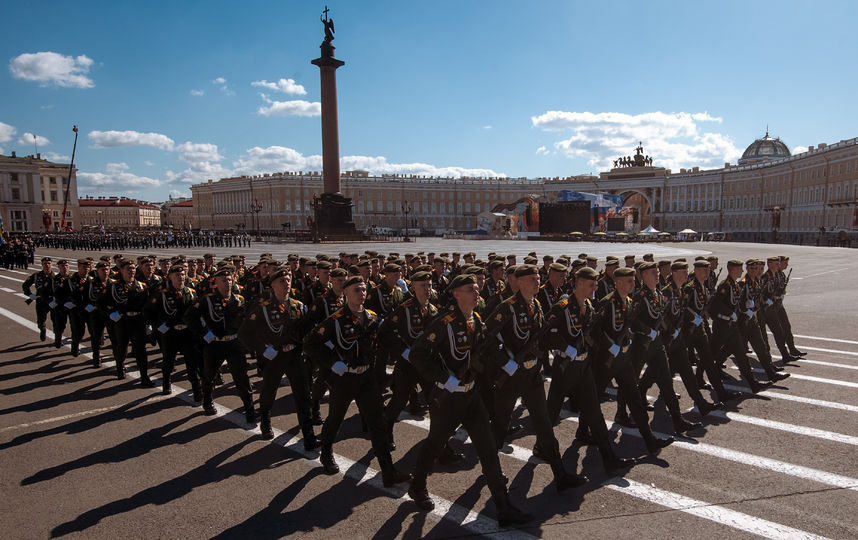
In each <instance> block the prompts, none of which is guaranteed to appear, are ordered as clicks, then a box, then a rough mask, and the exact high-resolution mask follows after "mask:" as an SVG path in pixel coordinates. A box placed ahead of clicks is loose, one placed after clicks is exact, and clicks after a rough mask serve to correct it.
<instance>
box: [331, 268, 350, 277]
mask: <svg viewBox="0 0 858 540" xmlns="http://www.w3.org/2000/svg"><path fill="white" fill-rule="evenodd" d="M347 275H349V273H348V272H347V271H346V269H345V268H334V269H333V270H331V277H332V278H335V277H346V276H347Z"/></svg>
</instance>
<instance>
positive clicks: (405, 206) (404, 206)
mask: <svg viewBox="0 0 858 540" xmlns="http://www.w3.org/2000/svg"><path fill="white" fill-rule="evenodd" d="M410 211H411V207H410V206H408V201H405V202H403V203H402V213H403V214H404V215H405V237H404V238H403V239H402V240H403V241H404V242H410V241H411V240H410V239H409V238H408V212H410Z"/></svg>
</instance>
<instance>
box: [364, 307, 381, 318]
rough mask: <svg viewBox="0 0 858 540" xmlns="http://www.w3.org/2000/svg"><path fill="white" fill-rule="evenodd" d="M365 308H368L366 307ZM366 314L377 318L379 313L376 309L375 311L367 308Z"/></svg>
mask: <svg viewBox="0 0 858 540" xmlns="http://www.w3.org/2000/svg"><path fill="white" fill-rule="evenodd" d="M364 309H366V308H364ZM366 314H367V315H369V316H370V317H376V318H377V317H378V313H376V312H375V311H373V310H371V309H367V310H366Z"/></svg>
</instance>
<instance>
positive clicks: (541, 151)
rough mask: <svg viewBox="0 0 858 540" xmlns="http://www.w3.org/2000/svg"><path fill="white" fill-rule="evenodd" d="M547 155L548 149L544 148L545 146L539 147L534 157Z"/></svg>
mask: <svg viewBox="0 0 858 540" xmlns="http://www.w3.org/2000/svg"><path fill="white" fill-rule="evenodd" d="M548 153H549V152H548V149H547V148H545V146H540V147H539V148H537V149H536V155H537V156H547V155H548Z"/></svg>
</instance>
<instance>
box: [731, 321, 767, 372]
mask: <svg viewBox="0 0 858 540" xmlns="http://www.w3.org/2000/svg"><path fill="white" fill-rule="evenodd" d="M739 327H740V331H741V335H742V340H743V343H750V344H751V348H752V349H753V350H754V354H756V355H757V360H759V361H760V365H761V366H763V370H764V371H765V372H766V375H768V376H769V378H770V379H771V378H772V376H773V375H774V373H775V368H774V366H773V365H772V355H771V353H770V352H769V350H768V349H767V348H766V345H765V343H764V342H763V336H762V335H760V326H759V325H758V324H757V320H756V318H753V319H749V320H746V321H743V322H742V323H740V325H739Z"/></svg>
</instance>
